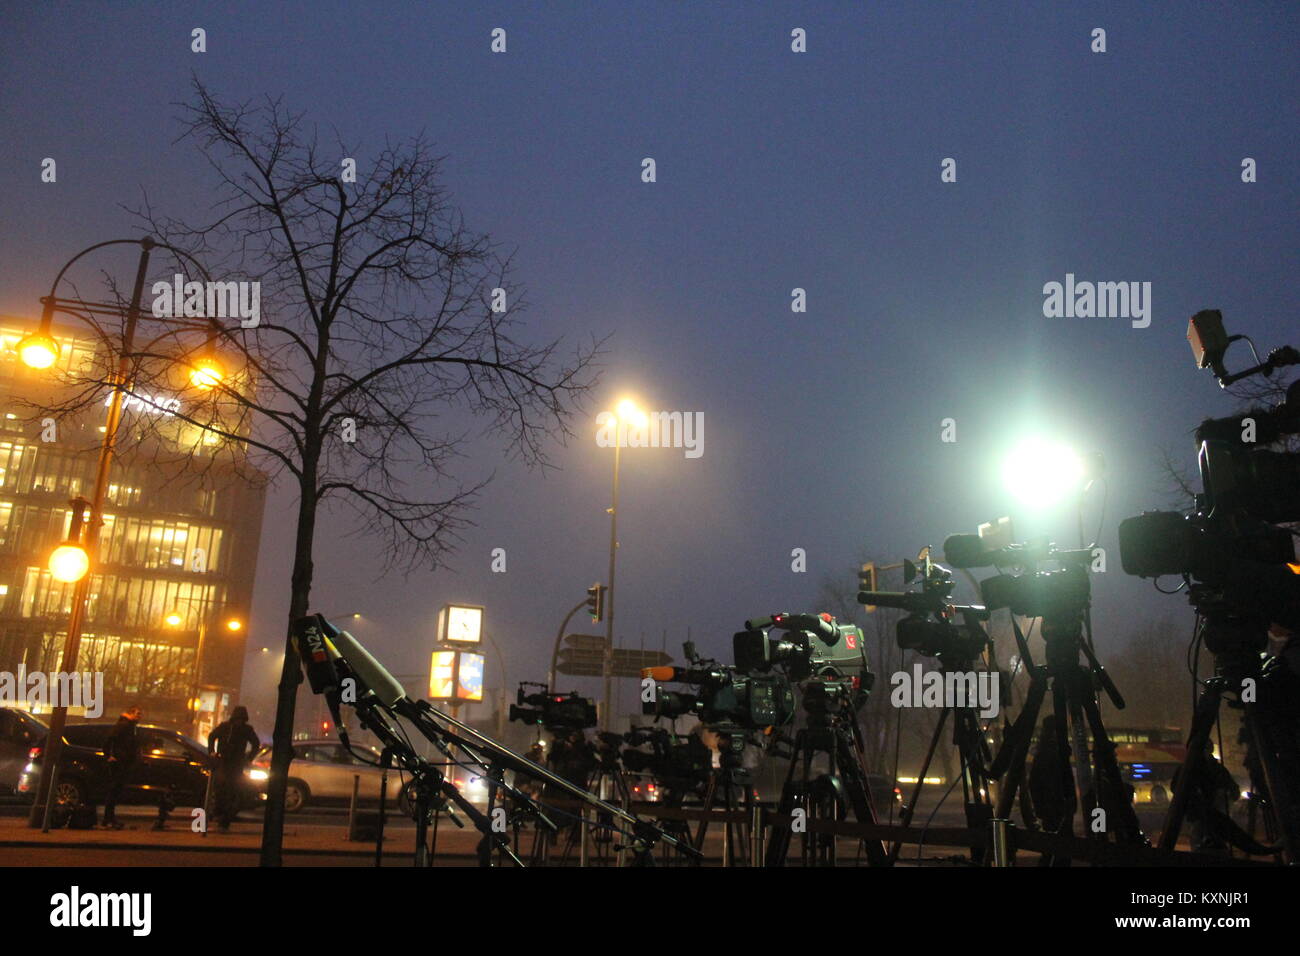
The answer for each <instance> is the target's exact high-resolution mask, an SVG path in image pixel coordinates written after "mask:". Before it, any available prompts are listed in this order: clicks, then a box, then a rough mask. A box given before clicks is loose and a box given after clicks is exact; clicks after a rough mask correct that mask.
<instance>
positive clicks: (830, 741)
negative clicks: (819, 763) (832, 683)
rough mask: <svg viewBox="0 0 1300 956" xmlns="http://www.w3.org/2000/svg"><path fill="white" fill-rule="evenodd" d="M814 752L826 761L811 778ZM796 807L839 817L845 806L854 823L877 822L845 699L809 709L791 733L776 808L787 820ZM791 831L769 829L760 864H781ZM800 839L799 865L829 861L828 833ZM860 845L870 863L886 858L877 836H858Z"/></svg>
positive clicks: (813, 816) (809, 815) (810, 816)
mask: <svg viewBox="0 0 1300 956" xmlns="http://www.w3.org/2000/svg"><path fill="white" fill-rule="evenodd" d="M807 703H808V697H807V696H806V695H805V705H807ZM819 753H824V754H826V757H827V760H828V762H829V766H828V767H827V770H826V772H825V773H824V774H822V775H821V776H819V777H813V770H812V763H813V758H814V757H815V756H816V755H817V754H819ZM796 773H797V774H798V778H797V779H796ZM800 809H801V810H803V812H804V814H805V819H806V820H842V819H844V817H845V816H846V811H848V810H850V809H851V810H852V811H853V818H854V820H856V821H857V822H858V823H871V824H875V823H876V822H877V819H876V810H875V807H874V805H873V804H872V800H871V788H870V786H869V785H868V781H867V768H866V760H865V758H864V757H863V745H862V729H861V728H860V727H859V726H858V720H857V713H856V712H855V710H854V709H853V706H852V704H851V703H850V702H849V701H848V700H847V699H844V700H841V701H840V702H839V703H838V705H837V706H834V707H830V708H827V709H825V710H819V711H810V712H809V714H808V723H807V725H806V726H804V727H802V728H801V729H800V730H799V731H798V733H796V734H795V739H794V749H793V751H792V752H791V755H790V769H789V770H788V771H787V773H786V777H785V784H784V785H783V786H782V787H781V802H780V803H779V804H778V805H777V811H776V812H777V816H778V818H780V819H781V820H782V821H785V820H791V819H793V818H794V814H795V811H796V810H800ZM793 836H794V830H793V829H792V828H789V827H786V826H785V825H784V824H781V825H778V826H775V827H773V828H772V837H771V841H770V842H769V843H768V846H767V855H766V858H765V865H767V866H785V861H786V856H787V855H788V853H789V851H790V841H791V839H792V838H793ZM802 844H803V845H802V858H803V865H804V866H834V865H835V862H836V856H837V853H836V846H835V835H834V834H833V833H817V834H813V833H809V832H808V831H806V830H805V831H804V832H803V841H802ZM861 844H862V846H863V847H864V848H865V850H866V854H867V862H868V864H869V865H870V866H889V865H890V864H891V863H892V859H891V858H890V856H889V854H888V853H886V852H885V847H884V844H883V843H881V842H880V840H878V839H874V838H867V837H863V838H862V841H861Z"/></svg>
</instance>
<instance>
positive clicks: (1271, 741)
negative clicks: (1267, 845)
mask: <svg viewBox="0 0 1300 956" xmlns="http://www.w3.org/2000/svg"><path fill="white" fill-rule="evenodd" d="M1246 728H1247V731H1248V732H1249V734H1250V737H1251V740H1252V742H1253V743H1254V746H1255V753H1256V755H1257V756H1258V759H1259V763H1260V767H1261V769H1262V770H1263V773H1264V782H1265V784H1266V785H1267V786H1268V802H1269V805H1270V806H1271V807H1272V808H1273V813H1274V817H1275V822H1276V825H1277V828H1278V831H1279V835H1280V836H1281V837H1282V845H1283V846H1284V847H1285V849H1286V854H1285V856H1286V862H1287V863H1289V864H1292V865H1294V864H1295V863H1296V861H1297V860H1298V859H1300V856H1298V855H1297V854H1298V853H1300V834H1298V833H1297V829H1298V828H1297V822H1296V806H1295V804H1294V803H1293V802H1292V801H1293V800H1294V799H1295V797H1296V796H1297V794H1296V793H1294V792H1293V788H1292V784H1293V782H1294V780H1295V770H1296V768H1295V765H1294V758H1295V755H1294V753H1292V752H1290V751H1291V748H1290V747H1288V744H1287V742H1285V741H1282V740H1279V739H1278V734H1277V730H1278V728H1276V727H1275V726H1274V725H1273V724H1272V723H1271V722H1270V721H1269V719H1268V715H1266V714H1264V713H1261V709H1260V706H1259V704H1257V703H1248V704H1246ZM1292 732H1293V733H1294V731H1292ZM1293 746H1294V744H1293V743H1292V744H1291V747H1293ZM1288 771H1290V772H1288Z"/></svg>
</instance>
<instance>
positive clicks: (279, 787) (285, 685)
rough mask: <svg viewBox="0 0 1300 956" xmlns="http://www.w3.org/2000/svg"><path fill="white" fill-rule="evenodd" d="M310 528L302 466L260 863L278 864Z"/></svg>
mask: <svg viewBox="0 0 1300 956" xmlns="http://www.w3.org/2000/svg"><path fill="white" fill-rule="evenodd" d="M315 533H316V468H315V463H314V462H313V463H312V467H310V468H304V470H303V476H302V481H301V498H300V500H299V504H298V531H297V536H296V544H295V548H294V556H293V578H292V584H291V591H290V597H289V621H288V627H287V628H286V631H285V641H284V666H283V668H281V670H280V686H279V691H278V693H277V696H276V704H275V730H274V731H273V732H272V737H271V772H270V779H269V780H268V781H267V787H266V816H265V818H264V822H263V824H262V855H261V865H262V866H281V865H282V864H283V859H282V855H281V851H282V848H283V844H284V795H285V790H286V789H287V787H288V783H289V764H290V762H291V761H292V760H293V719H294V710H295V705H296V703H297V699H298V685H299V684H301V683H302V665H301V664H300V663H299V660H298V652H297V651H296V650H295V649H294V646H293V639H292V634H293V623H294V622H295V621H297V620H298V619H299V618H301V617H304V616H305V615H306V614H307V610H308V608H309V607H310V601H311V578H312V560H311V555H312V541H313V539H314V537H315Z"/></svg>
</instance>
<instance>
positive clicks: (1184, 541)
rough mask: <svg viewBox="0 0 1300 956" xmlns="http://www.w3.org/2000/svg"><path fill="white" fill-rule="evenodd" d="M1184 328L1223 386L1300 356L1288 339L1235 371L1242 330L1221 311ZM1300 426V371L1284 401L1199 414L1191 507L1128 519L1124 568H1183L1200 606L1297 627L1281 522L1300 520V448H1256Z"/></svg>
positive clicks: (1291, 548)
mask: <svg viewBox="0 0 1300 956" xmlns="http://www.w3.org/2000/svg"><path fill="white" fill-rule="evenodd" d="M1187 337H1188V340H1189V341H1190V342H1191V345H1192V353H1193V355H1194V357H1195V358H1196V363H1197V366H1198V367H1200V368H1211V369H1213V370H1214V372H1215V375H1216V377H1217V378H1218V380H1219V383H1220V385H1222V386H1224V387H1226V386H1228V385H1230V384H1232V383H1233V382H1237V381H1240V380H1242V379H1244V378H1247V377H1249V376H1252V375H1264V376H1266V377H1267V376H1271V375H1272V374H1273V372H1274V371H1276V370H1277V369H1279V368H1282V367H1285V366H1288V365H1295V364H1300V352H1297V350H1296V349H1294V348H1292V347H1291V346H1282V347H1280V348H1277V349H1274V350H1273V351H1272V352H1271V353H1269V357H1268V359H1267V360H1265V361H1263V362H1258V361H1257V362H1256V364H1255V365H1254V366H1253V367H1251V368H1248V369H1246V370H1244V371H1241V372H1236V373H1229V372H1228V371H1227V369H1226V368H1225V367H1224V364H1223V360H1224V354H1225V353H1226V352H1227V349H1228V346H1229V344H1230V343H1232V342H1234V341H1237V340H1240V339H1244V338H1245V336H1241V335H1233V336H1228V335H1227V334H1226V333H1225V332H1224V329H1223V316H1222V314H1221V313H1220V312H1219V311H1218V310H1214V309H1209V310H1204V311H1201V312H1198V313H1196V315H1194V316H1192V318H1191V320H1190V322H1189V323H1188V332H1187ZM1247 341H1248V340H1247ZM1251 348H1252V350H1253V348H1254V346H1253V345H1252V346H1251ZM1256 358H1257V359H1258V356H1256ZM1296 434H1300V378H1298V379H1296V380H1295V381H1293V382H1292V383H1291V385H1290V386H1289V387H1288V388H1287V390H1286V397H1285V399H1284V400H1283V401H1282V402H1281V403H1279V404H1278V405H1275V406H1273V407H1259V408H1252V409H1248V410H1247V411H1245V412H1243V413H1241V414H1239V415H1232V416H1229V417H1226V418H1211V419H1207V420H1205V421H1203V422H1201V424H1200V426H1199V427H1198V428H1197V429H1196V441H1197V443H1198V445H1199V446H1200V450H1199V454H1198V456H1197V464H1198V468H1199V471H1200V477H1201V488H1202V491H1201V493H1200V494H1198V495H1197V496H1196V502H1195V508H1194V510H1193V512H1192V513H1191V514H1190V515H1183V514H1179V513H1178V512H1172V511H1149V512H1146V513H1144V514H1141V515H1138V516H1136V517H1132V518H1127V519H1125V520H1124V521H1122V522H1121V523H1120V526H1119V541H1120V558H1121V561H1122V563H1123V566H1124V571H1125V572H1126V573H1127V574H1132V575H1135V576H1137V577H1144V578H1146V577H1152V578H1154V577H1159V576H1161V575H1165V574H1176V575H1182V576H1184V577H1186V578H1188V579H1190V580H1191V581H1192V582H1193V591H1192V597H1193V603H1195V604H1197V605H1198V606H1208V605H1212V604H1221V605H1223V606H1225V607H1231V608H1236V609H1240V610H1243V611H1247V610H1249V611H1252V612H1258V613H1260V614H1262V615H1263V616H1265V617H1267V618H1268V620H1269V621H1276V622H1278V623H1281V624H1283V625H1285V626H1286V627H1289V628H1291V629H1293V630H1297V629H1300V572H1298V571H1297V570H1296V567H1295V560H1296V554H1295V541H1294V537H1293V534H1292V532H1291V531H1289V530H1287V529H1286V528H1281V527H1277V525H1278V524H1279V523H1287V522H1296V521H1300V453H1297V452H1288V451H1270V450H1267V449H1264V448H1258V447H1253V446H1256V445H1267V444H1272V443H1274V442H1277V441H1280V440H1282V439H1285V438H1286V437H1288V436H1290V435H1296ZM1211 650H1213V648H1211Z"/></svg>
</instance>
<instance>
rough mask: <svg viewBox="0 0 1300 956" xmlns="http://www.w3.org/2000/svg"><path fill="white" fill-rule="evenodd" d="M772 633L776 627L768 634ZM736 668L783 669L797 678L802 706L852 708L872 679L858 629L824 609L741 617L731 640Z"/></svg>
mask: <svg viewBox="0 0 1300 956" xmlns="http://www.w3.org/2000/svg"><path fill="white" fill-rule="evenodd" d="M773 632H777V633H776V634H773ZM732 648H733V650H734V653H735V656H736V669H737V670H740V671H743V672H745V673H748V674H751V675H761V674H768V673H784V675H785V676H786V677H787V678H789V680H790V681H792V682H797V683H798V687H799V691H800V696H801V698H802V701H803V707H804V710H806V711H808V713H810V714H825V713H829V712H831V711H834V710H837V709H844V710H846V711H848V712H855V711H857V710H858V709H859V708H860V707H861V706H862V704H863V703H865V702H866V699H867V696H868V695H869V694H870V693H871V688H872V686H873V685H874V683H875V677H876V675H875V674H873V673H872V672H871V670H870V668H869V667H868V666H867V657H866V642H865V640H864V639H863V635H862V630H861V629H860V628H858V627H857V626H855V625H853V624H840V623H838V622H837V621H836V620H835V618H833V617H831V615H829V614H826V613H824V612H823V613H821V614H784V613H782V614H772V615H769V616H768V617H762V618H755V619H752V620H749V621H746V622H745V629H744V630H743V631H739V632H737V633H736V635H735V636H734V637H733V639H732Z"/></svg>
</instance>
